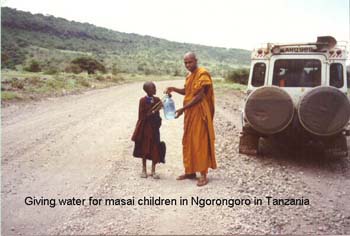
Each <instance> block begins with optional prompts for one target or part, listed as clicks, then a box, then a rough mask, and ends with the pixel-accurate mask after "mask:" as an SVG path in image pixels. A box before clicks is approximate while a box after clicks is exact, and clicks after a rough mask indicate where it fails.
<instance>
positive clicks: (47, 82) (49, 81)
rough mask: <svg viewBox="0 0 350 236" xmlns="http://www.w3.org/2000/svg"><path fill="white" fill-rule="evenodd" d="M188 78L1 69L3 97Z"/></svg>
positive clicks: (221, 83) (225, 85)
mask: <svg viewBox="0 0 350 236" xmlns="http://www.w3.org/2000/svg"><path fill="white" fill-rule="evenodd" d="M166 80H185V77H184V76H172V75H142V74H126V73H118V74H114V75H113V74H92V75H88V74H87V73H80V74H73V73H63V72H62V73H56V74H47V73H44V72H37V73H33V72H27V71H14V70H3V71H2V73H1V101H2V102H3V101H4V102H5V101H14V100H16V101H18V100H30V99H40V98H43V97H52V96H62V95H67V94H72V93H77V92H82V91H86V90H90V89H100V88H106V87H110V86H115V85H118V84H121V83H132V82H142V81H166ZM213 80H214V88H215V89H216V88H219V90H220V91H224V90H225V89H234V90H245V89H246V86H245V85H241V84H236V83H232V82H227V81H225V80H224V79H222V78H213Z"/></svg>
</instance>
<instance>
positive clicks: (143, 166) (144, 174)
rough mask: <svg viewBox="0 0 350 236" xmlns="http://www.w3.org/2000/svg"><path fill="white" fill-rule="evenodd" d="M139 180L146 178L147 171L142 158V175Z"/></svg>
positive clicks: (144, 160)
mask: <svg viewBox="0 0 350 236" xmlns="http://www.w3.org/2000/svg"><path fill="white" fill-rule="evenodd" d="M141 178H147V170H146V158H145V157H143V158H142V173H141Z"/></svg>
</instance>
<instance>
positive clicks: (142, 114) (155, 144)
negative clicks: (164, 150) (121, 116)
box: [131, 96, 162, 163]
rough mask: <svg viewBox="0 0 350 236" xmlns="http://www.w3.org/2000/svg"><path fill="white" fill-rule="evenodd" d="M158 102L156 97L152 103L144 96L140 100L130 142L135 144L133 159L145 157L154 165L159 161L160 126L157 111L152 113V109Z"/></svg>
mask: <svg viewBox="0 0 350 236" xmlns="http://www.w3.org/2000/svg"><path fill="white" fill-rule="evenodd" d="M158 102H160V99H159V98H158V97H153V101H152V102H151V101H150V98H149V97H147V96H145V97H143V98H141V99H140V104H139V118H138V120H137V123H136V127H135V130H134V133H133V135H132V138H131V140H132V141H134V142H135V147H134V152H133V156H134V157H141V158H142V157H146V158H147V159H148V160H152V161H153V162H155V163H159V162H160V161H161V150H160V135H159V128H160V126H161V124H162V119H161V118H160V115H159V111H156V112H154V113H152V112H151V111H152V108H153V107H154V106H155V105H156V104H157V103H158Z"/></svg>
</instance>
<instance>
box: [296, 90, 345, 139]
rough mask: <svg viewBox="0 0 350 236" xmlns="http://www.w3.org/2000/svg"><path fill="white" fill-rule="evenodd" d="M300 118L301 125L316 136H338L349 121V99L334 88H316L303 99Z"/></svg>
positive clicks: (300, 105)
mask: <svg viewBox="0 0 350 236" xmlns="http://www.w3.org/2000/svg"><path fill="white" fill-rule="evenodd" d="M298 117H299V120H300V123H301V125H302V126H303V127H304V128H305V129H306V130H307V131H309V132H310V133H312V134H314V135H318V136H331V135H334V134H337V133H339V132H341V131H342V129H343V128H344V127H345V125H346V124H347V123H348V121H349V118H350V103H349V99H348V97H347V96H346V95H345V94H344V93H343V92H341V91H340V90H338V89H336V88H334V87H330V86H319V87H316V88H314V89H312V90H310V91H309V92H307V93H306V94H305V95H304V96H303V97H302V98H301V100H300V102H299V105H298Z"/></svg>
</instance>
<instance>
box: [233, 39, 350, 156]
mask: <svg viewBox="0 0 350 236" xmlns="http://www.w3.org/2000/svg"><path fill="white" fill-rule="evenodd" d="M347 56H348V52H347V50H346V44H343V45H341V44H339V43H338V44H337V41H336V40H335V39H334V38H333V37H330V36H324V37H318V38H317V42H315V43H299V44H284V45H277V44H267V46H266V47H264V48H259V49H257V50H254V51H253V52H252V63H251V70H250V75H249V81H248V88H247V97H246V100H245V104H244V109H243V111H242V132H241V136H240V144H239V152H240V153H245V154H250V155H257V154H258V153H259V139H260V138H261V137H264V138H271V139H273V140H277V141H279V142H284V143H285V144H287V145H288V146H290V147H292V148H296V147H304V146H309V147H312V148H317V149H318V150H321V151H322V152H324V153H325V154H326V155H331V156H347V155H348V148H347V142H346V136H347V135H349V131H348V130H347V129H346V128H347V125H348V122H349V118H350V103H349V98H348V94H349V90H348V87H349V86H350V84H349V81H348V80H349V78H348V79H347V76H348V75H347V72H346V60H347Z"/></svg>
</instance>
